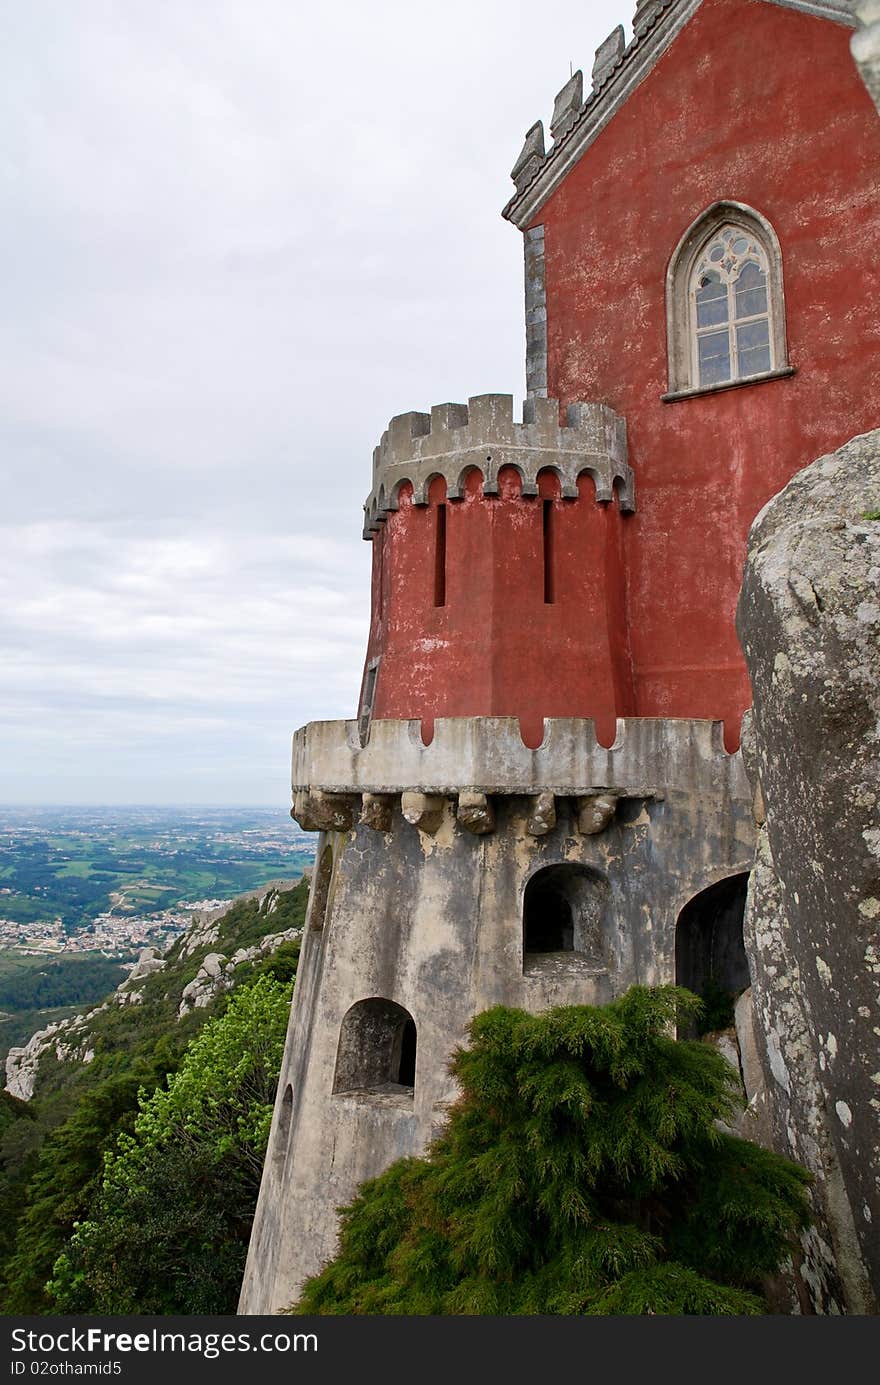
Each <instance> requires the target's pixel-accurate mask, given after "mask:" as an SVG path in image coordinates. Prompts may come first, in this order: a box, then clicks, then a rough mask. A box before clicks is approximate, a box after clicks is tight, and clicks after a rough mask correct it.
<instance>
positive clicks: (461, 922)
mask: <svg viewBox="0 0 880 1385" xmlns="http://www.w3.org/2000/svg"><path fill="white" fill-rule="evenodd" d="M294 788H295V792H296V804H297V806H296V809H295V812H296V814H297V816H298V817H299V820H300V822H301V823H302V824H303V826H305V827H307V828H308V827H315V828H322V829H323V830H322V833H321V836H320V838H319V841H318V854H317V859H316V866H315V871H314V875H313V881H312V894H311V899H310V904H309V913H308V917H307V920H306V932H305V937H304V944H303V951H302V957H301V961H300V968H299V974H298V978H297V983H296V991H295V997H294V1002H293V1006H292V1010H291V1017H290V1028H289V1032H288V1039H287V1046H286V1051H285V1056H284V1063H283V1069H282V1073H281V1080H280V1083H279V1088H278V1098H277V1102H276V1107H275V1114H274V1119H273V1124H272V1132H271V1137H270V1142H269V1150H268V1154H267V1158H266V1165H265V1170H264V1175H263V1184H262V1188H261V1192H260V1200H259V1205H258V1208H257V1214H256V1219H255V1223H254V1229H253V1235H252V1240H251V1246H250V1251H249V1256H248V1263H247V1269H246V1273H245V1281H244V1286H243V1290H242V1296H241V1304H240V1310H239V1311H240V1312H242V1313H273V1312H277V1311H279V1310H280V1309H282V1308H284V1307H286V1306H287V1305H289V1304H290V1303H291V1302H292V1301H293V1300H295V1298H296V1296H297V1294H298V1292H299V1289H300V1286H301V1285H302V1283H303V1281H304V1280H305V1279H306V1278H307V1277H309V1276H310V1275H313V1274H315V1273H316V1272H317V1271H318V1270H319V1269H320V1268H321V1267H322V1266H323V1265H324V1264H325V1263H326V1262H327V1261H328V1260H329V1259H330V1258H331V1257H332V1256H333V1254H334V1250H335V1246H336V1238H337V1215H336V1209H337V1208H338V1207H339V1206H341V1205H343V1204H345V1203H347V1202H349V1201H350V1200H351V1198H352V1196H353V1194H354V1192H355V1190H356V1189H357V1187H358V1185H359V1184H360V1183H361V1182H362V1181H363V1180H364V1179H366V1178H370V1177H373V1176H375V1175H376V1174H378V1173H380V1172H381V1171H382V1170H383V1169H385V1168H386V1167H387V1166H388V1165H389V1164H390V1163H392V1162H393V1161H394V1160H395V1159H398V1158H400V1157H401V1156H402V1155H409V1154H419V1153H421V1152H423V1151H424V1149H425V1147H426V1145H427V1144H428V1143H429V1141H430V1140H431V1138H432V1136H434V1135H435V1134H436V1133H437V1132H438V1130H439V1129H440V1128H441V1126H442V1124H443V1121H444V1119H445V1115H446V1111H447V1108H448V1105H449V1103H450V1102H451V1101H453V1100H454V1099H455V1096H456V1091H455V1086H454V1083H453V1081H452V1079H451V1078H450V1076H449V1073H448V1069H447V1064H448V1060H449V1057H450V1055H451V1053H452V1052H453V1050H454V1049H455V1048H456V1046H457V1045H459V1044H461V1043H462V1042H463V1041H464V1040H465V1038H466V1031H467V1027H468V1024H469V1022H470V1020H471V1019H472V1018H473V1016H474V1015H475V1014H477V1013H478V1012H480V1011H481V1010H485V1009H487V1008H488V1007H489V1006H492V1005H498V1004H504V1005H510V1006H519V1007H521V1008H523V1009H526V1010H530V1011H539V1010H543V1009H546V1008H548V1007H550V1006H554V1005H568V1004H601V1003H604V1002H606V1001H608V1000H611V999H612V998H613V997H614V996H616V995H619V994H620V993H622V992H623V991H625V990H626V989H627V988H628V987H629V986H630V985H632V984H634V983H637V982H638V983H644V984H648V985H657V984H662V983H667V982H671V981H674V980H675V979H676V924H677V921H678V919H679V915H680V914H681V912H682V910H683V908H684V906H685V905H686V904H688V902H689V901H691V900H693V898H694V896H696V895H697V894H699V893H700V892H701V891H703V890H706V889H707V887H710V886H712V885H714V884H715V883H716V882H718V881H721V880H723V879H724V878H726V877H729V876H732V875H736V874H738V873H743V872H746V871H747V870H748V869H749V866H750V864H751V860H752V855H753V851H754V824H753V819H752V815H751V804H750V795H749V791H748V788H747V785H746V780H745V776H744V774H743V770H742V764H741V761H740V757H739V755H734V756H731V755H727V754H725V752H724V750H723V746H722V743H721V727H720V725H719V724H717V723H710V722H694V721H660V720H656V721H652V720H651V721H649V720H645V721H630V722H627V723H624V722H621V723H620V724H619V731H618V737H617V741H616V743H615V745H614V746H613V747H611V749H604V748H603V747H601V746H599V745H598V744H597V742H596V739H595V734H594V730H593V725H592V723H591V722H587V721H576V720H571V721H556V722H548V723H547V730H546V735H545V738H544V744H543V745H542V746H541V747H540V748H539V749H538V750H535V751H532V750H527V749H526V748H525V747H524V746H523V744H522V741H521V739H520V737H519V728H518V723H517V722H515V721H511V720H508V719H503V718H500V719H499V718H461V719H452V720H448V721H438V722H437V725H436V731H435V736H434V740H433V742H432V744H431V745H429V746H424V745H423V744H422V742H421V737H420V734H419V726H418V723H411V722H375V723H374V724H373V727H372V729H371V733H370V738H369V741H368V742H367V744H366V745H365V746H363V747H361V745H360V741H359V739H358V735H357V725H356V723H326V722H324V723H315V724H313V725H312V726H309V727H306V728H305V729H304V730H303V731H302V732H299V733H298V734H297V739H296V742H295V747H294Z"/></svg>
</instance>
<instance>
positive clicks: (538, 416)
mask: <svg viewBox="0 0 880 1385" xmlns="http://www.w3.org/2000/svg"><path fill="white" fill-rule="evenodd" d="M559 411H560V406H559V401H558V400H556V399H543V398H539V397H538V398H532V399H527V400H525V402H524V404H523V416H522V422H521V423H520V422H517V421H516V420H515V419H514V417H513V396H512V395H510V394H480V395H473V396H471V398H470V399H469V400H468V402H467V404H435V405H434V407H433V408H432V409H431V412H430V413H416V412H413V413H406V414H398V415H397V416H396V417H395V418H393V419H392V420H391V422H390V423H389V425H388V427H387V429H386V430H385V432H384V433H383V434H382V440H381V442H380V443H379V445H378V447H377V448H376V449H375V450H374V452H373V486H372V490H371V491H370V494H369V496H368V497H367V500H366V503H365V505H364V515H365V519H364V538H367V539H369V538H370V537H371V536H372V535H373V533H375V532H376V530H377V528H378V526H379V525H380V524H382V523H384V522H385V520H386V519H387V517H388V515H389V513H391V512H392V511H395V510H397V508H398V495H399V493H400V488H401V486H402V485H403V484H404V483H405V482H409V484H410V485H411V486H412V488H413V503H414V504H416V505H426V504H427V503H428V488H429V485H430V482H431V481H432V480H433V478H434V477H436V476H442V477H443V479H444V480H445V482H446V493H447V498H448V499H449V500H461V499H463V498H464V483H465V476H466V474H467V472H468V471H470V470H472V469H474V468H476V469H477V470H479V471H480V473H481V475H482V478H483V494H484V495H497V494H498V474H499V472H500V471H501V469H502V468H503V467H505V466H512V467H514V468H515V469H516V470H517V471H518V472H519V474H520V479H521V481H522V493H523V495H524V496H535V495H537V494H538V486H537V482H538V474H539V472H541V471H544V470H551V471H553V472H555V474H556V475H557V476H558V478H559V481H560V488H561V494H562V497H563V498H564V499H576V498H577V496H578V494H579V492H578V486H577V479H578V476H580V475H581V474H582V473H583V472H588V473H589V474H590V475H591V476H592V478H593V481H594V484H595V487H596V499H597V501H600V502H603V501H609V500H613V499H614V495H615V488H617V494H618V499H619V502H620V507H621V509H622V510H629V511H631V510H634V509H635V489H634V479H633V473H632V469H631V468H630V466H629V464H628V461H627V440H626V421H625V420H624V419H623V418H621V417H620V415H619V414H616V413H615V412H614V410H613V409H612V408H610V407H609V405H607V404H601V403H575V404H569V405H568V406H567V408H566V413H565V423H564V424H560V422H559V417H560V412H559Z"/></svg>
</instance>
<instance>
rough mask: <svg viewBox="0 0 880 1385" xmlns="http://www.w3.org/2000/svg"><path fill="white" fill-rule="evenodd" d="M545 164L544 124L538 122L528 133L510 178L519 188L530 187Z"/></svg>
mask: <svg viewBox="0 0 880 1385" xmlns="http://www.w3.org/2000/svg"><path fill="white" fill-rule="evenodd" d="M543 162H544V122H543V121H541V120H536V121H535V123H534V125H532V126H531V127H530V128H529V129H528V130H527V131H526V137H525V141H524V143H523V147H522V149H521V150H520V152H519V154H518V155H517V160H516V163H515V164H514V165H513V168H512V169H511V170H510V176H511V178H512V179H513V181H514V183H515V184H516V186H517V188H525V187H528V185H529V183H530V182H531V181H532V179H533V178H534V176H535V174H536V173H537V171H538V169H539V168H540V167H541V165H542V163H543Z"/></svg>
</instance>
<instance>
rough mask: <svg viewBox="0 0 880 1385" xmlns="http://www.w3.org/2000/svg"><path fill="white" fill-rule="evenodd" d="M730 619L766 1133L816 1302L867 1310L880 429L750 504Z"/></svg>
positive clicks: (873, 1144)
mask: <svg viewBox="0 0 880 1385" xmlns="http://www.w3.org/2000/svg"><path fill="white" fill-rule="evenodd" d="M872 516H877V517H875V518H872ZM737 629H738V632H739V636H740V642H741V644H742V647H743V650H744V653H745V656H746V662H747V664H748V668H749V673H750V676H751V681H752V689H753V694H754V708H753V718H752V724H751V727H750V728H747V735H746V737H745V740H744V753H745V759H746V764H747V768H748V769H749V772H750V775H751V777H752V782H753V787H754V788H755V789H756V802H758V803H760V805H761V812H760V815H761V816H763V817H765V819H766V820H765V822H764V825H763V826H762V827H761V830H760V840H759V844H758V857H757V861H756V866H755V871H754V872H753V876H752V881H751V888H750V894H749V904H748V908H747V916H746V948H747V951H748V952H749V961H750V968H751V974H752V980H753V986H752V990H753V1004H754V1009H755V1014H756V1016H757V1018H758V1024H759V1031H760V1033H761V1034H762V1037H763V1052H762V1054H761V1055H760V1056H761V1061H762V1063H763V1066H764V1069H765V1080H766V1085H767V1091H768V1093H769V1106H770V1108H771V1109H770V1118H771V1123H772V1128H773V1140H774V1143H775V1144H776V1145H777V1146H778V1147H779V1148H780V1150H781V1152H783V1153H786V1154H789V1155H793V1156H794V1157H795V1158H796V1159H799V1160H800V1161H801V1162H802V1163H804V1164H806V1166H807V1167H808V1168H810V1169H811V1171H812V1172H813V1173H814V1175H815V1179H816V1182H815V1187H814V1196H815V1200H816V1208H817V1217H818V1220H817V1225H816V1229H815V1231H814V1233H813V1235H812V1243H811V1246H810V1247H808V1254H807V1260H806V1262H805V1266H804V1268H803V1269H802V1275H803V1278H804V1281H805V1282H806V1284H807V1286H808V1288H809V1290H810V1294H811V1297H812V1301H813V1305H814V1307H815V1308H816V1309H817V1310H818V1311H831V1312H834V1311H844V1312H850V1313H870V1312H876V1311H877V1298H878V1293H880V1238H878V1236H877V1232H876V1230H875V1227H876V1225H877V1223H878V1222H880V1148H878V1141H877V1116H878V1112H880V1044H878V1036H880V1027H878V1025H880V1011H878V1000H880V936H878V930H880V432H877V433H870V434H866V435H864V436H862V437H858V438H854V439H853V440H852V441H851V442H849V443H847V444H846V445H845V446H843V447H841V448H840V450H839V451H838V452H836V453H834V454H832V455H831V456H828V457H822V458H820V459H819V461H817V462H815V463H813V465H812V466H809V467H807V468H806V469H805V470H804V471H802V472H800V473H799V474H798V475H797V476H796V477H795V478H794V479H793V480H792V481H791V482H790V483H789V485H788V486H787V487H786V488H785V490H783V491H782V492H781V493H780V494H779V495H778V496H776V497H775V499H774V500H772V501H771V502H770V503H769V504H768V505H767V506H765V508H764V509H763V510H762V511H761V513H760V514H759V515H758V517H757V519H756V520H755V522H754V524H753V526H752V530H751V533H750V536H749V546H748V557H747V561H746V568H745V575H744V580H743V587H742V592H741V595H740V601H739V609H738V612H737Z"/></svg>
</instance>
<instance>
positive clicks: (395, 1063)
mask: <svg viewBox="0 0 880 1385" xmlns="http://www.w3.org/2000/svg"><path fill="white" fill-rule="evenodd" d="M416 1046H417V1035H416V1025H415V1020H414V1019H413V1017H412V1015H411V1014H410V1013H409V1011H408V1010H405V1009H404V1007H403V1006H402V1005H398V1004H396V1002H395V1001H393V1000H385V999H383V998H382V997H380V996H372V997H370V998H369V999H368V1000H359V1001H357V1002H356V1003H355V1004H354V1005H352V1006H351V1008H350V1009H349V1010H347V1011H346V1013H345V1015H344V1017H343V1020H342V1025H341V1027H340V1031H339V1045H338V1047H337V1050H336V1072H335V1076H334V1079H333V1091H334V1093H343V1092H363V1093H369V1094H372V1095H375V1096H394V1095H397V1096H408V1097H409V1098H410V1099H412V1096H413V1090H414V1088H415V1080H416Z"/></svg>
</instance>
